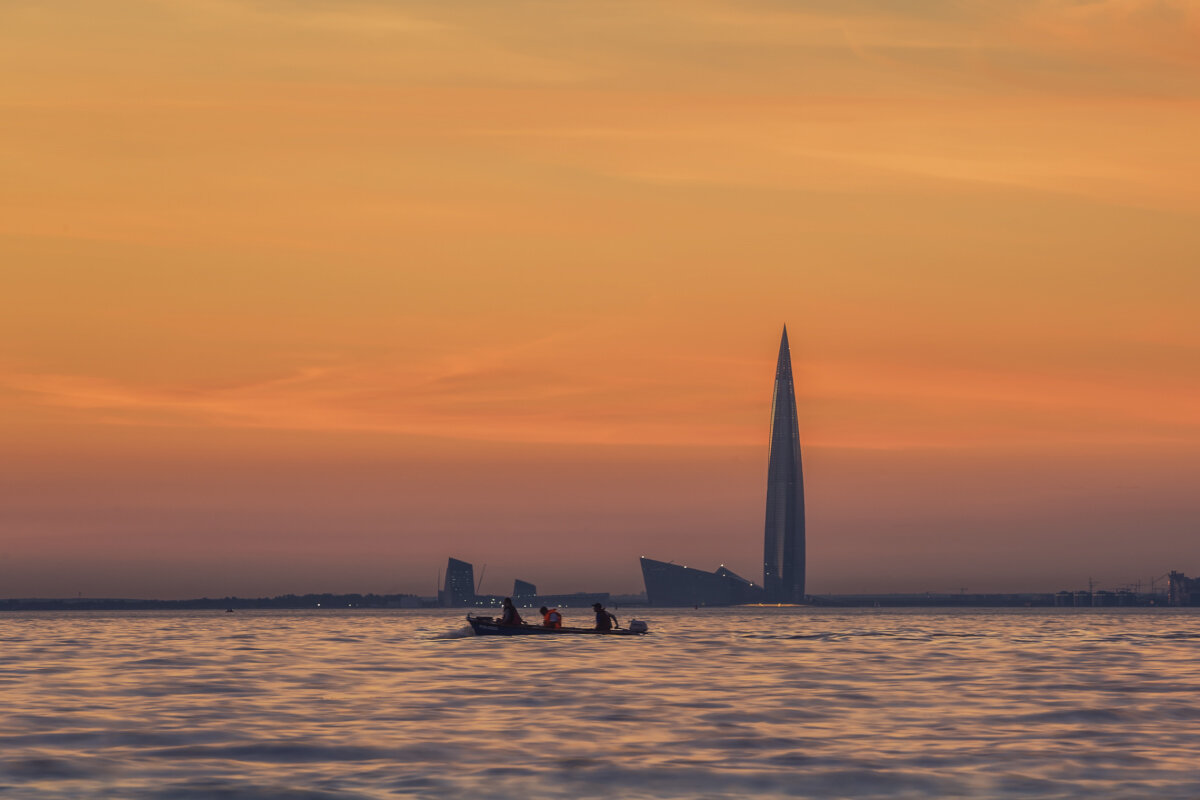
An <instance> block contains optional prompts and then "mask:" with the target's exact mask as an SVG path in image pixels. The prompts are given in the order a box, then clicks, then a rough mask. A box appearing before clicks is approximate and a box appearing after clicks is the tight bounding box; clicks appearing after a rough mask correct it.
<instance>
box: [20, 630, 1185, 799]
mask: <svg viewBox="0 0 1200 800" xmlns="http://www.w3.org/2000/svg"><path fill="white" fill-rule="evenodd" d="M1195 611H1197V610H1180V611H1165V610H1161V611H1144V610H1123V609H1121V610H1118V609H1080V610H1078V611H1075V610H1067V611H1052V610H1032V611H1012V610H1003V611H1000V610H995V611H993V610H958V611H927V610H911V611H906V610H879V609H862V610H851V611H830V610H807V609H758V608H756V609H737V610H712V611H697V612H692V611H686V612H685V611H675V610H669V611H668V610H663V611H654V610H645V609H639V610H638V616H644V617H645V618H647V619H649V620H650V624H651V630H652V631H653V634H652V635H651V636H647V637H620V638H616V637H614V638H602V637H578V638H576V637H570V638H568V637H553V638H552V637H514V638H490V637H488V638H460V637H457V636H455V635H454V633H455V632H456V631H459V630H460V629H461V626H462V616H461V614H459V613H455V612H441V611H439V612H414V611H394V612H351V611H346V612H329V611H312V612H277V611H270V612H266V611H264V612H252V611H250V612H238V613H237V614H224V613H218V612H209V611H203V612H186V613H177V612H161V613H159V612H145V613H122V614H111V613H100V612H94V613H70V614H54V613H21V614H8V615H3V616H0V642H2V643H3V648H2V650H0V690H2V691H3V698H4V711H5V713H6V725H5V726H4V729H3V732H2V733H0V738H2V739H3V742H2V745H3V746H2V747H0V794H6V795H10V796H13V797H21V798H35V799H37V800H41V799H42V798H110V797H123V798H125V797H128V798H185V799H186V798H213V797H223V798H246V799H247V800H251V799H253V800H262V799H263V798H328V799H332V798H394V797H451V798H455V797H463V798H466V797H470V798H480V797H490V798H506V797H531V798H538V797H563V798H574V797H623V798H668V797H671V798H674V797H680V798H685V797H686V798H692V797H697V798H709V797H711V798H724V797H729V798H733V797H830V798H832V797H855V798H874V797H887V798H926V797H1040V798H1049V797H1064V798H1065V797H1080V796H1085V795H1090V796H1093V797H1102V798H1113V797H1129V798H1135V797H1136V798H1143V797H1149V796H1155V797H1158V798H1196V797H1200V774H1198V773H1197V769H1196V763H1197V761H1198V758H1197V757H1198V755H1200V704H1198V703H1197V700H1196V698H1197V697H1198V696H1200V694H1198V691H1200V660H1198V658H1197V655H1198V652H1200V650H1198V648H1200V624H1198V623H1200V613H1194V612H1195ZM580 615H582V612H580ZM621 616H622V620H623V621H624V617H626V616H628V615H627V614H621ZM570 619H571V616H568V622H569V621H570Z"/></svg>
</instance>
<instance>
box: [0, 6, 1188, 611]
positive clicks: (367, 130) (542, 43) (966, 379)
mask: <svg viewBox="0 0 1200 800" xmlns="http://www.w3.org/2000/svg"><path fill="white" fill-rule="evenodd" d="M1198 25H1200V9H1197V7H1195V6H1194V5H1192V4H1187V3H1175V2H1171V1H1170V0H1169V1H1168V2H1166V3H1143V2H1140V0H1131V1H1130V2H1089V3H1056V2H1033V3H1028V4H1024V3H1023V4H947V3H932V2H930V3H915V4H912V3H905V4H896V3H883V2H877V1H876V0H866V1H865V2H861V3H855V4H851V5H850V6H842V5H839V4H829V3H804V2H797V3H794V4H779V3H755V2H751V3H734V2H723V0H712V1H710V0H698V2H697V3H689V4H674V5H672V4H654V3H650V4H630V5H607V6H604V7H603V8H601V9H599V10H597V11H596V12H595V13H588V14H581V13H579V11H578V8H576V7H573V6H569V5H566V4H543V5H537V6H520V7H515V8H514V7H509V6H504V7H501V6H498V5H494V4H486V3H478V2H475V1H474V0H469V2H467V3H466V4H465V5H460V4H445V3H433V2H428V1H427V0H413V2H408V3H404V4H383V3H356V2H349V3H347V4H345V5H342V4H339V5H338V8H337V10H336V13H334V12H332V11H331V10H330V8H326V7H323V6H321V5H320V4H315V5H314V4H303V3H297V4H287V3H282V4H261V3H249V2H244V1H243V0H229V2H221V3H210V2H197V0H177V2H173V3H171V4H170V6H169V8H168V7H167V6H161V7H160V6H159V5H153V7H152V6H151V5H148V4H145V3H142V2H137V1H136V0H111V2H104V3H79V2H68V3H65V4H59V3H53V4H43V5H40V6H38V7H37V8H36V10H32V7H29V6H27V4H16V5H14V4H4V5H3V7H0V52H3V53H4V58H5V64H6V67H7V69H8V72H9V73H11V74H13V75H20V76H21V79H20V80H12V81H6V82H0V103H2V104H3V106H4V108H5V109H6V110H8V111H9V112H10V113H8V114H7V115H6V124H5V125H4V126H2V127H0V152H4V153H10V154H20V157H19V158H10V159H8V160H7V161H6V162H5V164H4V167H3V180H0V206H3V208H4V210H5V213H3V214H0V285H2V286H3V291H0V450H2V451H3V458H0V596H17V597H25V596H34V595H40V596H56V597H71V596H77V595H80V594H81V595H83V596H92V597H113V596H122V597H126V596H133V597H163V598H190V597H202V596H205V595H208V596H224V595H241V596H264V595H277V594H286V593H288V592H377V593H392V592H415V593H419V594H422V595H426V596H429V595H433V594H434V593H435V592H436V590H437V588H438V587H437V584H438V581H439V574H438V573H439V570H440V569H441V568H442V567H444V565H445V563H446V558H447V557H449V556H452V555H458V556H459V557H462V558H469V559H471V560H472V562H473V563H474V564H475V567H476V570H478V571H482V567H483V565H484V564H487V572H486V575H485V576H484V584H483V589H482V591H484V592H491V591H495V590H496V588H497V587H505V588H507V587H508V586H511V583H512V581H513V580H514V579H516V578H520V579H523V580H528V581H530V582H533V583H535V584H537V586H538V587H539V590H540V591H546V592H564V591H610V592H614V593H624V592H636V591H638V590H640V588H641V575H640V574H639V568H638V564H637V558H638V556H640V555H643V554H647V555H649V554H650V552H651V551H653V552H658V553H667V554H671V555H670V556H668V557H671V558H675V559H676V560H678V561H682V562H683V563H689V564H695V565H699V566H700V567H701V568H706V569H713V568H714V567H715V565H717V564H720V563H722V562H724V563H726V565H727V567H728V569H729V570H731V571H733V572H734V573H736V574H738V575H741V576H744V577H747V578H748V579H751V580H755V581H757V580H758V576H759V575H761V572H762V567H763V564H762V560H763V559H762V556H763V553H762V552H761V551H760V549H759V547H758V546H757V543H756V544H755V545H753V546H750V547H742V546H741V545H740V544H734V543H735V542H739V543H740V542H741V541H744V539H745V537H749V539H750V540H752V541H753V540H756V539H757V536H758V532H762V531H763V530H764V518H763V514H764V499H765V498H764V492H763V489H764V487H763V478H764V474H765V473H766V471H767V470H768V464H767V458H766V453H765V452H764V448H763V443H764V441H765V440H766V438H767V437H768V435H769V430H768V428H769V421H768V419H767V418H766V415H765V414H764V413H763V408H764V402H765V401H764V396H763V395H764V391H765V386H764V382H765V377H764V376H766V375H769V374H770V372H771V370H772V368H773V366H774V359H773V356H774V353H775V351H776V346H777V343H778V336H779V328H778V326H779V324H780V323H781V322H782V321H785V320H786V321H787V322H788V332H789V336H790V342H791V347H792V357H793V370H794V378H795V386H796V389H797V393H798V394H797V403H798V411H799V417H798V424H799V427H800V430H801V431H802V432H803V446H804V452H803V456H804V463H803V468H804V489H805V498H804V499H805V506H806V507H805V518H806V524H807V527H808V530H809V531H811V532H812V535H810V536H809V537H808V541H807V551H806V553H807V555H806V558H807V583H806V586H805V590H806V592H807V593H809V594H822V593H829V592H839V593H851V592H876V591H879V592H922V591H933V592H940V591H950V592H956V591H958V590H959V589H960V588H962V587H966V588H967V589H968V590H969V591H980V592H983V591H1054V590H1058V589H1064V588H1072V587H1074V588H1085V587H1086V585H1087V580H1088V578H1089V577H1090V578H1092V579H1094V581H1095V582H1096V583H1097V585H1101V586H1116V585H1119V584H1120V583H1121V582H1128V581H1132V580H1135V579H1138V578H1140V579H1142V580H1143V581H1145V580H1147V579H1149V578H1151V577H1157V576H1159V575H1162V574H1163V573H1164V572H1166V571H1167V570H1168V569H1177V570H1182V571H1184V572H1186V573H1188V574H1197V573H1200V552H1198V551H1197V546H1196V541H1197V534H1198V533H1200V530H1198V526H1200V497H1198V496H1197V492H1196V490H1195V482H1196V480H1195V479H1196V475H1198V474H1200V327H1198V326H1197V325H1196V322H1195V320H1196V317H1197V305H1198V302H1197V298H1198V297H1200V270H1197V268H1196V254H1197V253H1200V189H1198V188H1197V187H1200V150H1198V149H1197V148H1196V146H1195V142H1196V141H1197V139H1198V138H1200V104H1197V103H1196V102H1194V100H1195V98H1196V95H1197V93H1198V91H1200V90H1198V89H1197V86H1198V85H1200V84H1198V83H1197V81H1196V80H1195V74H1196V67H1197V65H1198V63H1200V62H1198V60H1197V59H1198V56H1197V48H1196V47H1195V31H1196V30H1197V26H1198ZM214 53H219V54H220V58H214V56H213V54H214ZM818 532H819V535H818ZM739 553H740V554H739Z"/></svg>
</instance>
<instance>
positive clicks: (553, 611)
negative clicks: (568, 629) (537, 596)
mask: <svg viewBox="0 0 1200 800" xmlns="http://www.w3.org/2000/svg"><path fill="white" fill-rule="evenodd" d="M538 611H540V612H541V614H542V627H544V628H561V627H562V614H560V613H558V609H557V608H550V609H548V608H546V607H545V606H542V607H541V608H539V609H538Z"/></svg>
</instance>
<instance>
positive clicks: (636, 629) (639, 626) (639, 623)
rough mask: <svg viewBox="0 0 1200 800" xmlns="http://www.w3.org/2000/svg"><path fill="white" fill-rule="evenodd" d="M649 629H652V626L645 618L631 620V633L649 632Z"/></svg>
mask: <svg viewBox="0 0 1200 800" xmlns="http://www.w3.org/2000/svg"><path fill="white" fill-rule="evenodd" d="M649 630H650V626H649V625H647V624H646V622H645V620H640V619H631V620H629V632H630V633H647V632H649Z"/></svg>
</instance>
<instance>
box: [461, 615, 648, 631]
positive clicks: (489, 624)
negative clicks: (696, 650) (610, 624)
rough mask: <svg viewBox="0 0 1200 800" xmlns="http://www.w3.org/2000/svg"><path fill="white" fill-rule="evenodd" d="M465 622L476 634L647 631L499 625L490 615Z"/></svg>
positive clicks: (468, 617)
mask: <svg viewBox="0 0 1200 800" xmlns="http://www.w3.org/2000/svg"><path fill="white" fill-rule="evenodd" d="M467 622H468V623H470V625H471V629H472V630H474V631H475V635H476V636H644V635H646V633H648V631H631V630H629V629H628V628H617V629H616V630H611V631H598V630H596V629H595V628H543V627H542V626H541V625H501V624H500V623H499V622H497V621H496V620H494V619H492V618H491V617H473V616H471V615H470V614H468V615H467Z"/></svg>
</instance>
